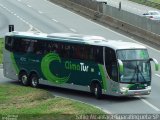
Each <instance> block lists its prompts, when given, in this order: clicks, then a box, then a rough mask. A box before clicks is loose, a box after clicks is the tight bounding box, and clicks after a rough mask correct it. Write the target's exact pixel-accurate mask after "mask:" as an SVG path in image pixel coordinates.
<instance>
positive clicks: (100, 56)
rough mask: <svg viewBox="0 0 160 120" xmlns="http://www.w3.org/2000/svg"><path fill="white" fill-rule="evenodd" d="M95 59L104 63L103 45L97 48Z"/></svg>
mask: <svg viewBox="0 0 160 120" xmlns="http://www.w3.org/2000/svg"><path fill="white" fill-rule="evenodd" d="M95 61H96V62H97V63H101V64H103V47H96V48H95Z"/></svg>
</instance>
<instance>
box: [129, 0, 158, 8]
mask: <svg viewBox="0 0 160 120" xmlns="http://www.w3.org/2000/svg"><path fill="white" fill-rule="evenodd" d="M130 1H133V2H137V3H140V4H143V5H147V6H150V7H153V8H157V9H160V0H130Z"/></svg>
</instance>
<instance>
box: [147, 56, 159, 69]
mask: <svg viewBox="0 0 160 120" xmlns="http://www.w3.org/2000/svg"><path fill="white" fill-rule="evenodd" d="M149 61H153V62H154V64H155V71H158V70H159V64H158V61H157V60H156V59H155V58H150V59H149Z"/></svg>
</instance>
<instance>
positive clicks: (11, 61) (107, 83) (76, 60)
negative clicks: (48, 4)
mask: <svg viewBox="0 0 160 120" xmlns="http://www.w3.org/2000/svg"><path fill="white" fill-rule="evenodd" d="M151 61H153V63H154V66H155V71H158V69H159V68H158V62H157V60H156V59H154V58H150V57H149V54H148V51H147V48H146V47H144V46H143V45H140V44H137V43H133V42H123V41H120V40H106V39H105V38H104V37H101V36H94V35H82V34H73V33H52V34H45V33H34V32H33V33H32V32H15V31H12V32H9V33H7V34H6V35H5V47H4V57H3V72H4V76H5V77H7V78H10V79H13V80H19V81H20V82H21V83H22V84H23V85H25V86H28V85H31V86H32V87H38V85H40V84H43V85H51V86H55V87H61V88H68V89H73V90H80V91H86V92H91V93H92V94H94V95H95V97H96V98H101V96H102V95H103V94H104V95H111V96H136V95H148V94H150V92H151V81H152V76H151V75H152V74H151Z"/></svg>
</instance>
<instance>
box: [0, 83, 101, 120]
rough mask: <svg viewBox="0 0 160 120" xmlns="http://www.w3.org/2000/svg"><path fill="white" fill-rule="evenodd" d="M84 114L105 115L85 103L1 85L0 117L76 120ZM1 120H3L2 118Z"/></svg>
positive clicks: (20, 87) (46, 92) (17, 86)
mask: <svg viewBox="0 0 160 120" xmlns="http://www.w3.org/2000/svg"><path fill="white" fill-rule="evenodd" d="M81 114H82V115H84V114H104V112H103V111H101V110H99V109H97V108H95V107H93V106H90V105H88V104H85V103H80V102H77V101H72V100H70V99H65V98H61V97H55V96H53V95H52V93H50V92H48V91H45V90H42V89H36V88H31V87H24V86H20V85H17V84H8V83H7V84H0V117H2V118H4V119H5V118H8V117H10V118H15V119H17V118H18V120H75V119H76V118H77V116H79V115H81ZM0 119H1V118H0Z"/></svg>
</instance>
